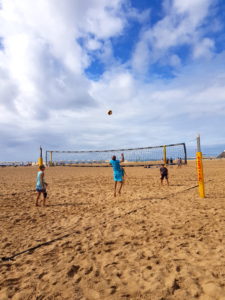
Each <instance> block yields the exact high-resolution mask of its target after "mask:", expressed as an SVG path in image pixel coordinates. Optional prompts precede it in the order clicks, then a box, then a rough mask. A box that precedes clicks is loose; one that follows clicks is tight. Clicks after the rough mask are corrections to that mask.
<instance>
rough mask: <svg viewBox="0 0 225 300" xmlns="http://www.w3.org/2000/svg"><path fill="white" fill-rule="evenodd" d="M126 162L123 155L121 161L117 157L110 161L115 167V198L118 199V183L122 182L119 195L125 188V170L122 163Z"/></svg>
mask: <svg viewBox="0 0 225 300" xmlns="http://www.w3.org/2000/svg"><path fill="white" fill-rule="evenodd" d="M122 162H124V155H123V153H122V154H121V160H120V161H119V160H117V159H116V156H115V155H113V157H112V159H111V160H110V162H109V163H110V165H111V166H112V167H113V176H114V181H115V185H114V197H116V187H117V182H120V187H119V190H118V194H120V193H121V189H122V186H123V170H122V168H121V166H120V163H122Z"/></svg>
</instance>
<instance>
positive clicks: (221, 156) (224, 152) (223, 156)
mask: <svg viewBox="0 0 225 300" xmlns="http://www.w3.org/2000/svg"><path fill="white" fill-rule="evenodd" d="M217 158H225V150H224V151H223V152H222V153H220V155H218V156H217Z"/></svg>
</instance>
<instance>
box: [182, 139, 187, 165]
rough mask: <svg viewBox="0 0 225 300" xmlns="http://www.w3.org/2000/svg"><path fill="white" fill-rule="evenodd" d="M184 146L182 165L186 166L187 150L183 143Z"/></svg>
mask: <svg viewBox="0 0 225 300" xmlns="http://www.w3.org/2000/svg"><path fill="white" fill-rule="evenodd" d="M183 146H184V163H185V165H186V164H187V149H186V145H185V143H183Z"/></svg>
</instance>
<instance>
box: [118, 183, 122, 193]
mask: <svg viewBox="0 0 225 300" xmlns="http://www.w3.org/2000/svg"><path fill="white" fill-rule="evenodd" d="M122 186H123V181H120V188H119V192H118V193H119V194H120V193H121V189H122Z"/></svg>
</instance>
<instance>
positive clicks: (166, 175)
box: [159, 164, 169, 185]
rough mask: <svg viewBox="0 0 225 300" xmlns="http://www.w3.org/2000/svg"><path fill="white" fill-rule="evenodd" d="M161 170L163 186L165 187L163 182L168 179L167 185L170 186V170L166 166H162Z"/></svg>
mask: <svg viewBox="0 0 225 300" xmlns="http://www.w3.org/2000/svg"><path fill="white" fill-rule="evenodd" d="M159 170H160V174H161V178H160V180H161V185H163V180H164V178H165V179H166V182H167V185H169V181H168V169H167V168H166V167H165V165H164V164H162V165H161V168H160V169H159Z"/></svg>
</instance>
